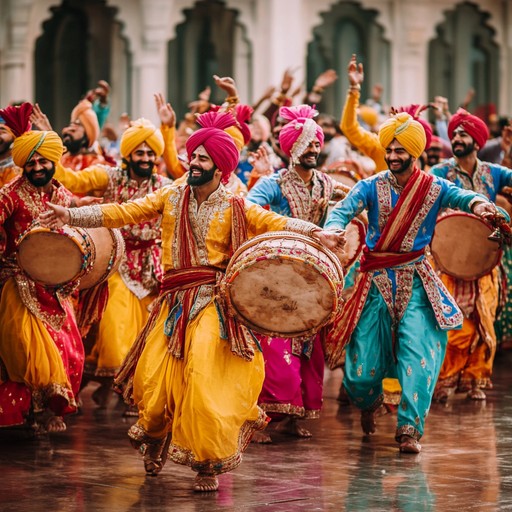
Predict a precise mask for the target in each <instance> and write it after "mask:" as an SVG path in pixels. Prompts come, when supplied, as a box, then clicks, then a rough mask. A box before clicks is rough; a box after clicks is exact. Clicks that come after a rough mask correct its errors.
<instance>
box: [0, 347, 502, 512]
mask: <svg viewBox="0 0 512 512" xmlns="http://www.w3.org/2000/svg"><path fill="white" fill-rule="evenodd" d="M511 368H512V351H507V352H504V353H499V354H498V356H497V360H496V364H495V373H494V377H493V383H494V389H493V390H491V391H488V393H487V395H488V399H487V400H486V401H485V402H472V401H469V400H466V399H465V398H464V396H462V395H456V396H455V397H454V399H453V400H452V401H451V402H449V403H448V404H447V405H445V406H443V405H441V404H433V406H432V408H431V412H430V415H429V417H428V419H427V423H426V432H425V435H424V437H423V439H422V445H423V451H422V453H420V454H419V455H410V454H400V453H399V452H398V449H397V445H396V443H395V442H394V439H393V435H394V430H395V421H396V417H395V416H393V415H390V414H388V415H386V416H382V417H379V418H378V420H377V429H378V430H377V432H376V434H375V435H373V436H371V438H367V437H364V436H363V435H362V434H361V430H360V426H359V413H358V412H357V410H356V409H355V408H354V407H351V406H340V405H339V404H338V402H337V401H336V396H337V392H338V387H339V384H340V381H341V372H340V371H337V372H333V373H330V372H329V373H328V374H327V376H326V389H325V401H324V410H323V413H322V417H321V419H320V420H316V421H310V422H307V425H308V427H309V428H310V430H311V432H312V433H313V437H312V438H311V439H296V438H292V437H287V436H285V435H283V434H279V435H274V443H273V444H270V445H255V444H252V445H251V446H250V447H249V449H248V450H247V452H246V454H245V457H244V462H243V463H242V465H241V466H240V467H239V468H238V469H237V470H235V471H234V472H232V473H229V474H226V475H221V476H220V478H219V481H220V489H219V492H217V493H203V494H198V493H194V492H193V491H192V481H193V477H194V473H193V472H192V471H191V470H190V469H189V468H186V467H182V466H177V465H175V464H173V463H168V464H167V465H166V466H165V468H164V470H163V472H162V473H161V474H160V475H159V476H158V477H156V478H155V477H146V476H145V474H144V469H143V465H142V460H141V458H140V457H139V455H138V454H137V452H136V451H135V450H133V449H132V448H131V447H130V445H129V443H128V440H127V437H126V431H127V429H128V427H129V425H130V424H131V423H132V422H133V421H134V419H133V418H132V419H123V418H122V408H120V407H119V406H118V404H117V398H116V397H112V399H111V402H110V404H109V409H108V410H107V411H98V410H96V409H95V407H94V404H93V402H92V400H91V398H90V395H91V392H92V391H93V390H94V386H95V385H94V384H90V385H89V386H88V387H87V388H86V389H85V391H84V393H83V400H84V407H83V412H82V414H81V415H76V416H73V417H72V418H70V419H69V421H68V430H67V431H66V432H64V433H62V434H55V435H52V436H45V437H41V438H38V439H32V440H21V439H17V440H12V439H8V440H6V439H5V436H4V438H3V439H1V440H0V471H1V472H0V478H1V480H0V482H1V483H0V511H1V512H25V511H27V512H28V511H30V512H34V511H43V510H44V511H57V512H68V511H69V512H77V511H80V512H88V511H98V512H100V511H109V512H132V511H133V512H135V511H144V512H157V511H158V512H164V511H168V510H169V511H170V510H173V511H180V512H181V511H185V512H187V511H194V512H200V511H205V512H206V511H208V512H210V511H219V510H223V511H224V510H225V511H228V510H229V511H239V510H240V511H286V512H288V511H294V510H305V511H308V512H309V511H321V510H336V511H371V512H379V511H383V512H387V511H393V512H394V511H411V512H418V511H442V512H444V511H458V512H466V511H475V512H487V511H489V512H490V511H498V510H512V385H511V384H512V372H511Z"/></svg>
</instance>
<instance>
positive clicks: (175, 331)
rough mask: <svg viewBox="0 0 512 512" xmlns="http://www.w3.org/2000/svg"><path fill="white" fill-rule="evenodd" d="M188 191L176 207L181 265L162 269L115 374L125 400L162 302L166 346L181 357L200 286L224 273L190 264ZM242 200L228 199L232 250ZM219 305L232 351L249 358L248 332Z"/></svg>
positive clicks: (241, 226)
mask: <svg viewBox="0 0 512 512" xmlns="http://www.w3.org/2000/svg"><path fill="white" fill-rule="evenodd" d="M190 194H191V189H190V187H189V186H187V187H186V188H185V191H184V194H183V197H182V200H181V204H180V205H179V207H178V211H179V212H180V218H179V219H178V222H177V232H176V243H177V244H178V251H179V253H178V262H179V267H181V268H178V269H174V270H171V271H168V272H166V273H165V275H164V278H163V281H162V285H161V289H160V294H159V296H158V298H157V299H156V300H155V301H154V302H153V304H152V309H151V313H150V316H149V318H148V321H147V322H146V325H145V326H144V328H143V329H142V331H141V332H140V333H139V335H138V336H137V339H136V340H135V342H134V344H133V345H132V348H131V349H130V352H129V353H128V355H127V356H126V358H125V360H124V361H123V364H122V366H121V369H120V371H119V373H118V374H117V375H116V378H115V382H114V387H115V389H116V390H117V391H118V392H120V393H122V394H123V396H124V398H125V400H126V401H131V398H132V392H133V376H134V374H135V369H136V367H137V363H138V361H139V358H140V356H141V355H142V352H143V350H144V347H145V346H146V339H147V336H148V335H149V333H150V332H151V331H152V329H153V328H154V326H155V323H156V320H157V318H158V316H159V314H160V311H161V308H162V305H163V303H164V302H165V301H167V303H168V304H169V308H170V310H171V311H170V315H169V318H168V321H170V322H171V323H172V327H171V328H170V330H169V334H168V337H167V341H168V350H169V352H170V353H171V354H172V355H173V356H174V357H176V358H178V359H180V358H182V357H183V355H184V354H183V350H184V346H185V334H186V327H187V323H188V321H189V317H190V312H191V311H192V307H193V305H194V303H195V302H196V298H197V294H198V292H199V287H200V286H204V285H217V284H218V283H219V282H220V280H221V279H222V277H223V275H224V271H223V270H222V269H219V268H215V267H210V266H193V261H199V257H198V256H197V244H196V240H195V237H194V233H193V231H192V225H191V223H190V217H189V215H188V211H189V204H190ZM244 204H245V203H244V200H243V199H242V198H239V197H236V196H234V197H233V198H232V200H231V208H232V224H231V243H232V249H233V251H235V250H236V249H237V248H238V246H239V245H240V244H241V243H242V242H243V241H245V240H246V238H247V219H246V217H245V207H244ZM178 294H179V295H178ZM218 305H219V308H218V309H219V313H220V315H221V321H222V323H223V324H225V327H226V328H227V333H228V339H229V341H230V342H231V351H232V352H233V353H235V354H236V355H238V356H240V357H243V358H244V359H248V360H250V359H252V357H253V356H254V349H253V344H252V338H251V336H250V333H248V332H247V330H246V329H245V328H243V326H241V325H238V323H237V322H236V320H235V319H233V318H231V317H228V315H226V314H224V311H223V307H222V306H223V304H222V303H219V304H218Z"/></svg>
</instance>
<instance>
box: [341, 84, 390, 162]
mask: <svg viewBox="0 0 512 512" xmlns="http://www.w3.org/2000/svg"><path fill="white" fill-rule="evenodd" d="M359 95H360V93H359V92H358V91H351V90H349V92H348V93H347V99H346V100H345V106H344V107H343V113H342V116H341V123H340V128H341V131H342V132H343V135H345V137H347V139H348V140H349V141H350V143H351V144H352V145H353V146H355V147H356V148H357V149H358V150H359V151H361V152H363V153H364V154H365V155H368V156H369V157H370V158H371V159H372V160H373V161H374V162H375V165H376V170H377V171H382V170H383V169H387V168H388V166H387V164H386V161H385V160H384V155H385V152H384V149H383V148H382V146H381V145H380V142H379V138H378V136H377V135H376V134H375V133H372V132H369V131H366V130H365V129H364V128H363V127H362V126H361V125H360V124H359V122H358V121H357V108H358V107H359Z"/></svg>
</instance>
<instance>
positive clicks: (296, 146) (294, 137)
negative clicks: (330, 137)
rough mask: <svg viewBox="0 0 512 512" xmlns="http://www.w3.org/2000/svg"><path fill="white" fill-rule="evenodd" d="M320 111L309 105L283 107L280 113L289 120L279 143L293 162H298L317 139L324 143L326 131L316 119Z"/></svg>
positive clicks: (281, 133) (280, 135) (282, 131)
mask: <svg viewBox="0 0 512 512" xmlns="http://www.w3.org/2000/svg"><path fill="white" fill-rule="evenodd" d="M317 114H318V112H317V111H316V110H315V109H314V108H312V107H310V106H309V105H298V106H296V107H281V108H280V109H279V115H280V116H281V117H283V118H284V119H286V121H288V123H287V124H285V125H284V126H283V128H282V129H281V131H280V132H279V144H280V146H281V149H282V150H283V151H284V153H285V154H286V155H288V156H289V157H291V159H292V163H294V164H297V163H298V162H299V157H300V156H302V155H303V154H304V151H306V149H307V147H308V146H309V145H310V144H311V142H313V141H314V140H315V139H318V142H320V145H322V146H323V144H324V132H323V130H322V127H321V126H319V125H318V124H317V123H316V122H315V121H314V120H313V117H315V116H316V115H317Z"/></svg>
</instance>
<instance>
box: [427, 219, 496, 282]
mask: <svg viewBox="0 0 512 512" xmlns="http://www.w3.org/2000/svg"><path fill="white" fill-rule="evenodd" d="M491 233H492V229H491V228H490V227H489V226H488V225H487V224H486V223H485V222H484V221H483V220H481V219H480V218H479V217H476V216H475V215H470V214H467V213H450V214H448V215H445V216H444V217H441V218H439V220H438V221H437V224H436V228H435V231H434V236H433V237H432V242H431V247H430V250H431V253H432V256H433V258H434V260H435V262H436V264H437V266H438V268H439V269H440V270H442V271H443V272H444V273H446V274H448V275H450V276H452V277H455V278H457V279H462V280H464V281H472V280H473V279H478V278H479V277H482V276H484V275H486V274H488V273H489V272H491V270H492V269H493V268H494V267H495V266H496V265H497V264H498V263H499V261H500V258H501V252H502V251H501V249H500V247H499V245H498V243H497V242H493V241H492V240H488V238H487V237H488V236H489V235H490V234H491Z"/></svg>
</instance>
